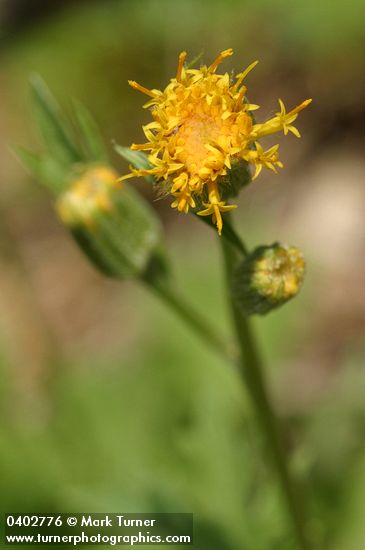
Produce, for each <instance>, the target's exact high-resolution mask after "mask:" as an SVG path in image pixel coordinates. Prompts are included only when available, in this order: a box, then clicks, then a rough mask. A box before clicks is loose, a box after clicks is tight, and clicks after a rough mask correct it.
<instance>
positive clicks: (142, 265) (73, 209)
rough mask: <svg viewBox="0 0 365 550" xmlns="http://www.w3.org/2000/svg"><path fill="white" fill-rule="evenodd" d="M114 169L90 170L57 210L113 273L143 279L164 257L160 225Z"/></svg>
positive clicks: (73, 184)
mask: <svg viewBox="0 0 365 550" xmlns="http://www.w3.org/2000/svg"><path fill="white" fill-rule="evenodd" d="M117 178H118V176H117V174H116V172H114V170H112V169H111V168H109V167H108V166H90V167H88V168H87V169H86V171H84V172H83V173H82V174H81V175H80V176H79V177H76V178H75V179H74V181H72V182H71V185H70V186H69V188H68V189H67V191H65V192H64V193H62V194H61V195H60V197H59V198H58V200H57V203H56V207H57V211H58V214H59V216H60V218H61V220H62V221H63V222H64V224H65V225H66V226H68V227H69V228H70V230H71V232H72V233H73V235H74V237H75V239H76V240H77V242H78V244H79V245H80V247H81V248H82V249H83V251H84V252H85V253H86V254H87V255H88V257H89V258H90V259H91V260H92V261H93V263H94V264H95V265H96V266H97V267H98V268H99V269H101V270H102V271H103V272H104V273H106V274H107V275H110V276H113V277H117V278H128V277H137V276H142V275H143V274H144V273H145V271H146V270H147V269H149V265H150V262H151V260H152V259H153V257H154V255H155V254H157V251H158V253H160V252H159V251H160V247H159V245H160V237H161V231H160V225H159V221H158V218H157V216H156V215H155V214H154V212H153V210H152V209H151V208H150V207H149V205H148V204H147V203H146V202H145V201H144V199H143V197H142V196H140V195H139V194H138V193H137V192H136V191H134V190H133V189H131V188H129V187H128V186H127V185H125V184H120V183H118V182H117Z"/></svg>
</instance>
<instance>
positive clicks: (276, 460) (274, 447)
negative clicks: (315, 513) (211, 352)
mask: <svg viewBox="0 0 365 550" xmlns="http://www.w3.org/2000/svg"><path fill="white" fill-rule="evenodd" d="M220 242H221V246H222V251H223V257H224V263H225V270H226V277H227V285H228V288H229V302H230V309H231V311H232V317H233V323H234V330H235V333H236V337H237V342H238V345H239V350H240V360H239V362H240V367H241V368H240V372H241V374H242V375H243V378H244V381H245V383H246V385H247V388H248V392H249V394H250V396H251V400H252V404H253V407H254V409H255V413H256V416H257V421H258V423H259V425H260V427H261V429H262V432H263V434H264V436H265V439H266V444H267V449H268V451H269V453H270V455H271V461H272V465H273V467H274V468H275V470H276V473H277V476H278V478H279V481H280V484H281V488H282V492H283V496H284V498H285V501H286V505H287V510H288V514H289V518H290V520H291V523H292V525H293V532H294V534H295V536H296V541H297V545H298V548H299V549H300V550H308V549H309V542H308V540H307V537H306V533H305V523H304V520H303V516H302V510H301V506H300V504H299V498H298V494H297V487H296V485H295V484H294V481H293V479H292V478H291V474H290V471H289V465H288V459H287V456H286V453H285V450H284V447H283V443H282V438H281V434H280V429H279V423H278V419H277V418H276V415H275V412H274V409H273V406H272V404H271V402H270V397H269V395H268V392H267V389H266V385H265V380H264V375H263V368H262V363H261V358H260V355H259V352H258V349H257V345H256V342H255V340H254V336H253V333H252V329H251V326H250V324H249V321H248V319H247V317H245V316H244V315H243V314H242V313H241V312H240V310H239V309H238V307H237V305H236V303H235V300H234V298H233V296H232V295H231V291H230V290H231V279H232V273H233V271H234V269H235V267H236V264H237V261H238V260H239V256H238V254H237V249H235V248H234V246H233V245H232V244H231V243H229V242H228V241H227V240H226V239H220Z"/></svg>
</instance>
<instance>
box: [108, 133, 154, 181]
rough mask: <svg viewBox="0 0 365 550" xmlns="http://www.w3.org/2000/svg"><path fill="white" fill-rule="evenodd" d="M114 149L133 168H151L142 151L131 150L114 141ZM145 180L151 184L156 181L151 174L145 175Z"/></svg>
mask: <svg viewBox="0 0 365 550" xmlns="http://www.w3.org/2000/svg"><path fill="white" fill-rule="evenodd" d="M114 149H115V151H116V153H118V155H120V156H121V157H123V158H124V159H125V160H126V161H127V162H129V163H130V164H131V165H132V166H134V168H137V169H139V170H148V169H149V168H151V165H150V163H149V162H148V159H147V157H146V155H145V154H144V153H142V151H132V150H131V149H129V147H123V146H122V145H118V143H114ZM145 180H146V181H148V183H151V184H152V185H154V184H155V183H156V180H155V178H154V177H153V176H145Z"/></svg>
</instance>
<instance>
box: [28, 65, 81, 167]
mask: <svg viewBox="0 0 365 550" xmlns="http://www.w3.org/2000/svg"><path fill="white" fill-rule="evenodd" d="M30 83H31V88H32V92H33V100H34V104H35V108H36V116H37V120H38V124H39V127H40V130H41V132H42V136H43V139H44V142H45V145H46V147H47V150H48V152H49V153H50V154H51V155H52V156H54V157H55V158H57V159H58V161H59V162H60V163H62V164H63V165H65V166H66V165H70V164H71V163H73V162H79V161H80V160H82V155H81V154H80V152H79V150H78V147H77V145H76V144H75V141H74V139H73V137H72V132H71V130H70V128H69V126H68V125H67V124H66V122H65V121H64V118H63V116H62V112H61V109H60V108H59V105H58V104H57V102H56V101H55V99H54V97H53V96H52V94H51V92H50V91H49V89H48V87H47V85H46V84H45V82H44V81H43V80H42V79H41V78H40V76H38V75H35V76H33V77H32V78H31V82H30Z"/></svg>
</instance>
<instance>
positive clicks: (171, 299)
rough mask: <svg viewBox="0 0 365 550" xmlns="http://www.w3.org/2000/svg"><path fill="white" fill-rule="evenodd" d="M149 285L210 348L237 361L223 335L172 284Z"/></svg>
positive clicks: (232, 362)
mask: <svg viewBox="0 0 365 550" xmlns="http://www.w3.org/2000/svg"><path fill="white" fill-rule="evenodd" d="M147 283H148V287H149V289H150V290H152V291H153V292H154V293H155V294H157V295H158V296H159V297H160V298H162V300H163V301H164V302H165V303H166V304H167V305H168V306H169V307H170V308H171V309H172V310H174V311H175V313H177V315H178V316H179V317H180V318H181V319H182V320H183V321H184V322H185V323H186V324H187V325H188V326H189V327H190V328H191V329H192V330H193V331H194V332H195V333H196V334H197V335H198V336H200V337H201V338H202V339H203V340H204V341H205V343H206V344H207V345H208V346H209V348H210V349H212V350H214V351H215V352H216V353H218V355H220V356H221V358H223V359H224V360H225V361H226V362H227V361H228V362H229V363H231V364H234V363H236V361H235V357H234V355H233V353H232V350H230V349H229V347H228V346H227V344H226V342H225V341H224V340H223V339H222V337H221V335H220V334H219V333H218V332H217V331H216V330H215V329H214V327H212V326H211V325H210V323H209V322H208V321H207V320H206V319H205V318H204V317H202V316H201V315H200V313H199V312H197V311H196V310H195V309H194V308H193V307H192V306H191V305H190V304H189V303H188V302H186V301H185V300H184V299H183V298H182V296H180V294H179V293H178V292H176V291H175V290H174V289H173V288H172V287H171V285H170V284H152V283H149V282H148V281H147Z"/></svg>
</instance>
